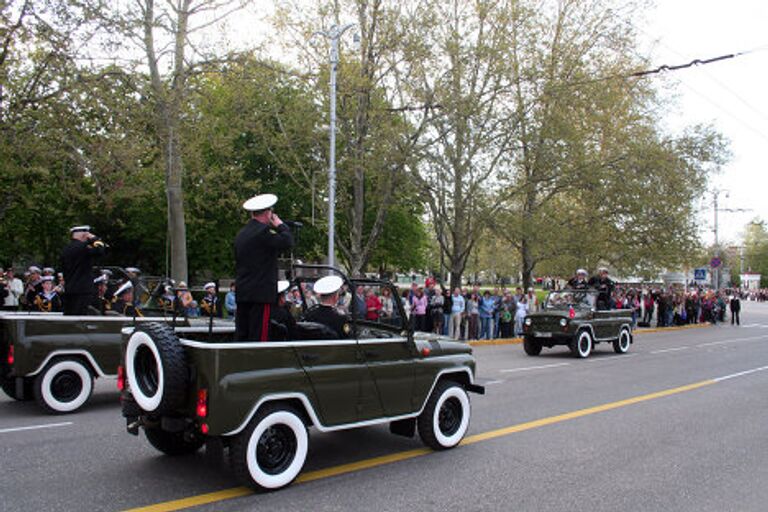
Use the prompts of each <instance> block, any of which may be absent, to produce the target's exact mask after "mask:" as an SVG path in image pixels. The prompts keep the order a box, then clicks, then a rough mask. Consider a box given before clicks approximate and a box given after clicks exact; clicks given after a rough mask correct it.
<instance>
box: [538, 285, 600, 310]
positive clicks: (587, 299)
mask: <svg viewBox="0 0 768 512" xmlns="http://www.w3.org/2000/svg"><path fill="white" fill-rule="evenodd" d="M596 303H597V292H595V291H593V290H561V291H557V292H550V293H549V295H547V301H546V302H545V303H544V309H547V310H554V311H563V310H567V309H569V308H571V307H572V308H573V309H578V310H589V311H591V310H593V309H595V304H596Z"/></svg>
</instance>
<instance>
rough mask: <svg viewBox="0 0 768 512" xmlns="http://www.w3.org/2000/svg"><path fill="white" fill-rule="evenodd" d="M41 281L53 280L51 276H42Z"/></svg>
mask: <svg viewBox="0 0 768 512" xmlns="http://www.w3.org/2000/svg"><path fill="white" fill-rule="evenodd" d="M42 281H51V282H53V276H43V278H42Z"/></svg>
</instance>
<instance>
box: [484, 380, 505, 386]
mask: <svg viewBox="0 0 768 512" xmlns="http://www.w3.org/2000/svg"><path fill="white" fill-rule="evenodd" d="M503 382H504V381H503V380H489V381H488V382H486V383H485V385H486V386H493V385H495V384H502V383H503Z"/></svg>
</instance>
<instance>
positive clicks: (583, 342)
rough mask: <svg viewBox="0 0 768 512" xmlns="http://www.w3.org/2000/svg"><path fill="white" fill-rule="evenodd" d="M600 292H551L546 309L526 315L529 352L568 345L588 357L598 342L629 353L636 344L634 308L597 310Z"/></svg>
mask: <svg viewBox="0 0 768 512" xmlns="http://www.w3.org/2000/svg"><path fill="white" fill-rule="evenodd" d="M597 295H598V293H597V291H595V290H562V291H556V292H551V293H550V294H549V296H548V297H547V300H546V301H545V302H544V304H543V307H542V310H541V311H540V312H537V313H532V314H530V315H528V316H526V318H525V322H524V325H523V329H524V333H525V334H524V348H525V352H526V353H527V354H528V355H531V356H535V355H539V353H541V349H542V347H548V348H552V347H554V346H556V345H565V346H568V347H569V348H570V349H571V352H572V353H573V355H574V356H576V357H580V358H584V357H588V356H589V354H590V353H591V352H592V349H593V348H594V346H595V345H596V344H598V343H603V342H610V343H612V344H613V347H614V350H615V351H616V352H617V353H626V352H627V351H628V350H629V346H630V345H631V344H632V343H633V336H632V324H633V322H632V311H631V310H628V309H610V310H600V309H597V308H596V307H595V304H596V303H597Z"/></svg>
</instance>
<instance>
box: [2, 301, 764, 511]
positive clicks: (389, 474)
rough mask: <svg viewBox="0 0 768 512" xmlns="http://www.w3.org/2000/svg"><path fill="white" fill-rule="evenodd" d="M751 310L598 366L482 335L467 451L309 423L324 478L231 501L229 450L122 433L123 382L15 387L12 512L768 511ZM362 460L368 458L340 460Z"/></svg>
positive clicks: (758, 325)
mask: <svg viewBox="0 0 768 512" xmlns="http://www.w3.org/2000/svg"><path fill="white" fill-rule="evenodd" d="M743 320H744V322H743V325H742V326H741V327H739V328H735V327H731V326H730V325H725V326H718V327H714V328H705V329H693V330H685V331H675V332H664V333H656V334H650V333H648V334H643V335H639V336H637V337H636V339H635V344H634V345H633V346H632V349H631V350H630V353H629V354H628V355H625V356H619V355H616V354H614V353H613V350H612V348H611V347H610V346H609V345H600V346H599V347H598V351H597V353H596V354H595V355H594V356H593V357H591V358H590V359H588V360H576V359H573V358H571V357H570V355H569V353H568V352H567V350H566V349H565V348H556V349H552V350H547V349H545V350H544V352H543V353H542V355H541V356H539V357H535V358H532V357H527V356H526V355H525V354H524V353H523V349H522V347H521V346H520V345H508V346H489V347H478V348H476V349H475V353H476V355H477V358H478V373H479V377H480V378H482V379H483V380H484V381H485V383H486V385H487V386H488V387H487V394H486V395H485V396H477V395H472V401H473V402H472V404H473V417H472V425H471V428H470V432H469V437H468V438H467V440H468V441H470V442H469V443H467V444H466V445H464V446H461V447H459V448H457V449H455V450H450V451H447V452H442V453H433V452H428V451H426V450H421V446H422V445H421V443H420V442H419V441H418V440H417V439H406V438H400V437H396V436H392V435H390V434H389V432H388V430H387V428H386V427H374V428H367V429H362V430H357V431H350V432H339V433H332V434H319V433H317V432H312V433H311V448H310V454H309V458H308V462H307V466H306V467H305V471H304V477H303V478H305V479H308V477H309V478H311V479H313V481H310V482H305V483H297V484H294V485H293V486H291V487H289V488H287V489H284V490H281V491H279V492H274V493H269V494H264V495H246V496H242V497H237V498H233V499H223V498H224V497H225V493H223V492H221V491H228V490H230V489H233V488H236V486H237V484H236V482H235V480H234V478H233V476H232V474H231V472H230V471H229V468H228V467H227V464H226V463H225V461H224V458H223V457H222V455H221V453H217V452H216V451H215V450H211V451H210V452H205V451H202V452H200V454H198V455H195V456H189V457H183V458H175V459H174V458H169V457H165V456H161V455H159V454H158V453H156V452H155V451H154V450H153V449H152V448H151V447H150V446H149V444H148V443H147V442H146V440H144V439H143V438H136V437H133V436H130V435H128V434H126V433H125V430H124V427H125V424H124V421H123V419H122V417H121V416H120V411H119V406H118V404H117V394H116V392H115V391H114V381H103V382H100V383H97V391H96V393H95V396H94V399H93V400H92V402H91V405H90V406H87V407H86V408H85V409H84V410H83V411H82V412H80V413H78V414H75V415H69V416H48V415H45V414H43V413H41V412H40V410H39V409H38V408H37V407H36V405H35V404H34V403H17V402H13V401H12V400H10V399H8V398H6V397H4V396H3V397H2V398H0V510H2V511H4V512H12V511H25V512H28V511H32V510H45V511H59V510H61V511H79V510H92V511H116V510H126V509H132V508H136V507H143V506H150V505H158V504H160V505H159V506H156V507H155V508H151V509H149V510H155V511H157V510H170V509H179V505H180V504H179V503H174V504H172V505H173V506H168V505H167V502H169V501H174V500H179V499H182V498H193V499H192V500H190V501H188V502H187V504H194V503H200V500H201V498H199V496H200V495H204V494H206V493H214V494H212V495H211V496H210V497H209V498H208V499H209V500H211V501H212V503H210V504H208V505H204V506H198V507H197V508H195V509H194V510H205V511H240V510H270V511H273V510H280V511H301V512H307V511H313V512H319V511H339V510H352V511H359V510H361V509H369V510H376V511H403V510H419V511H422V510H435V511H444V510H457V511H485V510H488V511H496V510H499V511H501V510H504V511H506V510H516V511H526V510H531V511H534V510H535V511H569V512H570V511H575V510H589V511H617V510H622V511H646V510H647V511H660V510H663V511H695V512H706V511H718V512H720V511H761V512H762V511H765V510H766V509H767V508H768V505H766V504H768V486H766V485H765V482H768V463H767V462H766V461H767V460H768V393H766V390H767V389H768V305H758V304H752V303H746V304H745V311H744V312H743ZM752 370H756V371H752ZM750 371H751V372H750ZM742 372H750V373H742ZM691 384H694V385H695V386H689V385H691ZM684 386H689V387H684ZM569 413H570V414H569ZM414 450H416V451H414ZM391 454H395V456H394V459H396V461H395V462H390V463H387V464H381V462H382V461H381V460H379V459H375V458H376V457H381V456H385V455H391ZM371 459H373V460H371ZM397 459H401V460H397ZM358 461H366V463H365V465H366V466H372V467H368V468H366V469H354V468H349V467H345V466H343V465H345V464H349V463H353V462H358ZM339 466H342V467H341V469H340V468H339ZM326 470H329V471H326ZM342 472H343V474H340V475H339V474H338V473H342ZM334 474H335V476H334ZM232 492H233V493H234V494H241V491H239V490H238V489H235V490H234V491H232ZM163 504H165V505H163Z"/></svg>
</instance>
